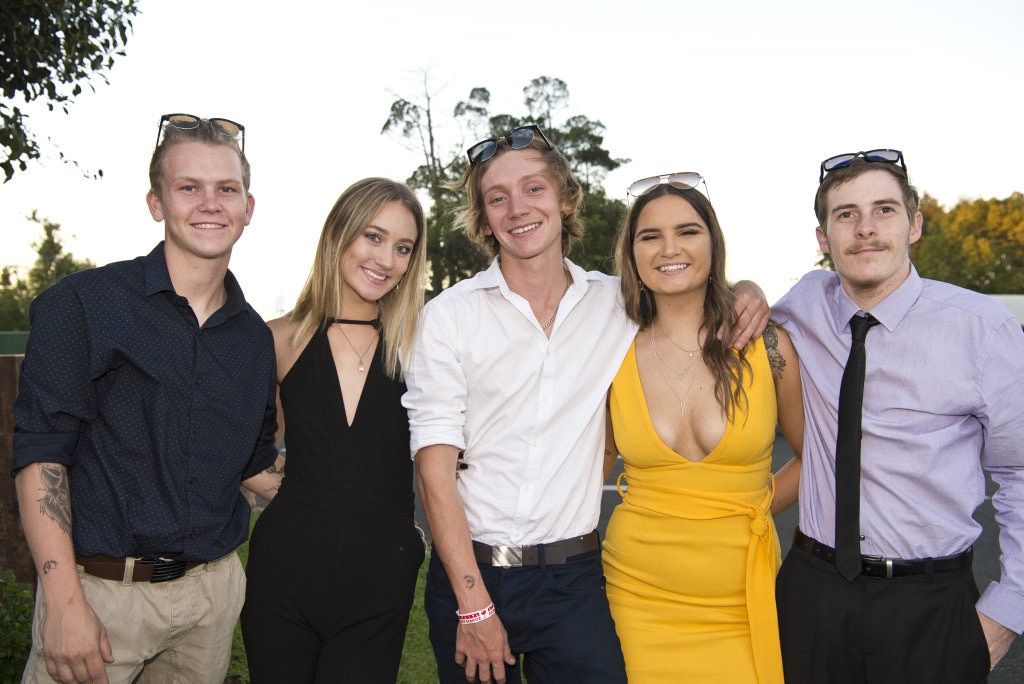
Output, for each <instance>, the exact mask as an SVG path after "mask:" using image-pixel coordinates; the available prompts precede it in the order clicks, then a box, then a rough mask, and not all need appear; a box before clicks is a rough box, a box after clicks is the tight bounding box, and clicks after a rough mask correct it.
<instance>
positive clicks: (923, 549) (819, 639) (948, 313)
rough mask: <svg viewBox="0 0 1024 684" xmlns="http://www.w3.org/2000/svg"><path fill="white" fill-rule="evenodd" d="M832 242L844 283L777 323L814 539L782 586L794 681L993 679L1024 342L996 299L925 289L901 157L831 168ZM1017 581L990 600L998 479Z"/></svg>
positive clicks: (829, 279)
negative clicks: (848, 475)
mask: <svg viewBox="0 0 1024 684" xmlns="http://www.w3.org/2000/svg"><path fill="white" fill-rule="evenodd" d="M820 181H821V182H820V187H819V189H818V193H817V196H816V198H815V213H816V214H817V218H818V223H819V226H818V228H817V237H818V243H819V245H820V247H821V250H822V251H823V252H825V253H828V254H830V255H831V257H832V260H833V263H834V264H835V267H836V272H834V273H833V272H830V271H815V272H811V273H809V274H807V275H806V276H804V277H803V278H802V279H801V280H800V282H798V283H797V284H796V285H795V286H794V287H793V288H792V289H791V290H790V291H789V293H788V294H786V296H785V297H783V298H782V300H781V301H780V302H779V303H778V304H776V305H775V307H774V308H773V317H774V318H775V319H776V320H778V321H779V322H780V323H781V324H782V325H784V326H785V328H786V330H787V331H788V332H789V334H790V336H791V337H792V339H793V342H794V344H795V345H796V347H797V351H798V352H799V353H800V371H801V377H802V379H803V386H804V404H805V410H806V424H805V432H804V449H803V470H802V473H801V482H800V526H799V529H798V530H797V532H796V534H795V538H794V542H793V547H792V549H791V550H790V552H789V554H788V555H787V557H786V560H785V562H784V563H783V565H782V569H781V571H780V573H779V577H778V584H777V590H776V591H777V599H778V609H779V629H780V632H781V640H782V651H783V663H784V667H785V675H786V681H787V682H788V683H793V682H867V681H871V682H896V681H901V682H907V681H917V682H924V681H927V682H958V683H959V682H979V681H985V680H986V679H987V676H988V673H989V670H990V669H991V667H994V666H995V664H996V663H998V662H999V660H1000V658H1002V657H1003V656H1004V655H1005V654H1006V651H1007V649H1008V648H1009V646H1010V644H1011V642H1012V641H1013V639H1014V637H1015V636H1016V634H1019V633H1021V631H1022V630H1024V390H1022V388H1024V334H1022V332H1021V326H1020V324H1019V323H1018V322H1017V321H1016V320H1015V319H1014V318H1013V316H1012V315H1011V314H1010V313H1009V311H1007V310H1006V309H1005V307H1003V306H1002V305H1000V304H999V303H997V302H996V301H995V300H993V299H991V298H989V297H986V296H984V295H980V294H977V293H974V292H970V291H968V290H964V289H961V288H959V287H955V286H953V285H950V284H948V283H942V282H937V281H933V280H925V279H923V278H921V277H920V276H919V275H918V273H917V271H916V269H915V268H914V266H913V265H912V264H911V263H910V245H912V244H913V243H914V242H916V241H917V240H918V239H919V238H920V237H921V227H922V221H923V219H922V216H921V213H920V212H919V211H918V195H917V191H916V190H915V189H914V187H913V186H912V185H910V181H909V179H908V177H907V172H906V166H905V164H904V161H903V155H902V153H900V152H899V151H897V150H873V151H871V152H860V153H856V154H846V155H839V156H838V157H832V158H830V159H827V160H826V161H825V162H823V163H822V167H821V179H820ZM863 313H870V314H871V315H872V316H874V317H875V318H876V319H878V321H879V323H880V324H879V325H875V326H874V327H873V328H872V329H870V330H869V332H868V334H867V341H866V348H867V370H866V373H865V389H864V401H863V417H862V432H863V438H862V447H861V482H860V502H861V503H860V534H861V549H860V551H861V554H863V555H862V558H861V566H862V567H861V572H860V574H859V575H857V576H856V577H855V578H854V579H853V580H847V579H846V578H844V577H843V576H842V575H840V574H839V572H838V570H837V568H836V565H835V551H834V549H833V547H834V546H835V503H836V495H835V491H836V486H835V451H836V434H837V411H838V401H839V399H838V397H839V386H840V380H841V378H842V375H843V368H844V366H845V364H846V359H847V356H848V355H849V351H850V345H851V332H850V318H851V317H852V316H854V315H855V314H863ZM983 470H985V471H988V472H989V473H990V474H991V476H992V478H993V480H994V481H995V483H996V484H997V485H998V486H999V489H998V491H997V493H996V494H995V496H994V497H993V504H994V505H995V508H996V512H997V513H996V519H997V521H998V522H999V527H1000V537H999V540H1000V548H1001V550H1002V576H1001V577H1000V580H999V581H998V582H993V583H992V584H991V585H989V587H988V588H987V589H986V591H985V593H984V595H983V596H981V597H980V599H979V592H978V589H977V586H976V585H975V582H974V577H973V574H972V571H971V559H972V551H971V545H972V544H973V543H974V541H975V540H976V539H977V537H978V535H979V533H980V531H981V527H980V525H978V523H977V522H975V521H974V520H973V519H972V517H971V516H972V514H973V513H974V511H975V509H976V508H977V507H978V506H979V505H980V504H981V502H982V501H983V500H984V498H985V477H984V472H983Z"/></svg>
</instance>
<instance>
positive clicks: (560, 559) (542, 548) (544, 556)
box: [473, 532, 601, 568]
mask: <svg viewBox="0 0 1024 684" xmlns="http://www.w3.org/2000/svg"><path fill="white" fill-rule="evenodd" d="M600 546H601V545H600V542H599V541H598V537H597V532H591V533H590V534H585V535H583V536H582V537H570V538H569V539H562V540H561V541H556V542H550V543H548V544H531V545H528V546H488V545H487V544H482V543H480V542H477V541H475V542H473V554H474V555H475V556H476V562H477V563H481V564H483V565H493V566H496V567H501V568H521V567H523V566H526V565H563V564H564V563H565V562H566V561H568V560H569V559H570V558H573V557H575V556H579V555H581V554H584V553H589V552H591V551H597V550H598V549H599V548H600Z"/></svg>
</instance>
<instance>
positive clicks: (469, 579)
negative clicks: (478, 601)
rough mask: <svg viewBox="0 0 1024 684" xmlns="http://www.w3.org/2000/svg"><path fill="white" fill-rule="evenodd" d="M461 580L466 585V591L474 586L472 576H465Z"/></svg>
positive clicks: (474, 582)
mask: <svg viewBox="0 0 1024 684" xmlns="http://www.w3.org/2000/svg"><path fill="white" fill-rule="evenodd" d="M462 580H463V581H464V582H465V583H466V588H467V589H472V588H473V587H475V586H476V577H473V576H472V575H466V576H465V577H463V578H462Z"/></svg>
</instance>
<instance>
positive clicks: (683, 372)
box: [651, 325, 700, 380]
mask: <svg viewBox="0 0 1024 684" xmlns="http://www.w3.org/2000/svg"><path fill="white" fill-rule="evenodd" d="M669 342H672V338H669ZM672 344H673V345H674V346H675V347H676V348H677V349H679V350H680V351H683V352H687V353H689V355H690V358H693V355H694V354H695V353H697V352H699V351H700V349H694V350H693V351H692V352H691V351H690V350H688V349H683V348H682V347H680V346H679V345H677V344H676V343H675V342H672ZM651 349H653V350H654V355H655V356H656V357H657V358H658V361H660V362H661V364H662V365H663V366H665V368H668V369H669V370H670V371H671V372H672V374H673V375H675V376H676V377H677V378H679V379H680V380H682V379H683V376H684V375H686V372H687V371H688V370H690V369H691V368H693V367H694V366H696V365H697V363H698V362H699V361H700V356H698V357H697V359H696V360H695V361H693V362H692V363H691V364H690V365H689V366H687V367H686V368H684V369H683V370H681V371H677V370H676V369H675V368H673V367H672V366H670V365H668V361H666V360H665V357H663V356H662V355H661V352H659V351H658V344H657V343H656V342H655V341H654V326H653V325H652V326H651ZM659 368H660V366H659Z"/></svg>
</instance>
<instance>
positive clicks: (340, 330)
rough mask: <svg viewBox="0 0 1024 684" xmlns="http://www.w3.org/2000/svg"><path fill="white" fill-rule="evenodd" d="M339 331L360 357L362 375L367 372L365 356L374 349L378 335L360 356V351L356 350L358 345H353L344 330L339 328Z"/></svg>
mask: <svg viewBox="0 0 1024 684" xmlns="http://www.w3.org/2000/svg"><path fill="white" fill-rule="evenodd" d="M334 322H335V323H339V322H340V321H334ZM338 330H339V332H341V336H342V337H344V338H345V341H346V342H348V346H350V347H352V351H354V352H355V353H356V356H358V357H359V372H360V373H363V372H365V371H366V368H365V366H364V364H363V356H365V355H366V352H368V351H370V347H372V346H373V345H374V344H375V343H376V342H377V336H376V334H374V336H373V339H371V340H370V344H368V345H366V349H364V350H363V353H362V354H360V353H359V350H358V349H356V345H354V344H352V340H350V339H349V338H348V335H346V334H345V329H344V328H342V327H341V326H338Z"/></svg>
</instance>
